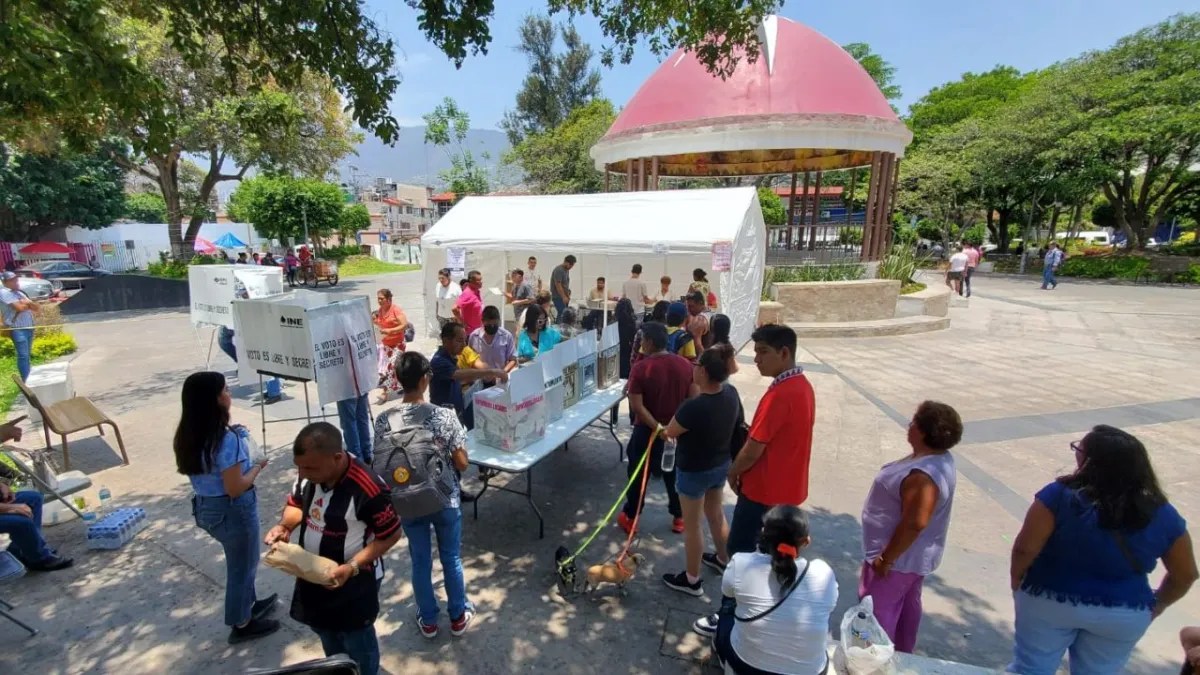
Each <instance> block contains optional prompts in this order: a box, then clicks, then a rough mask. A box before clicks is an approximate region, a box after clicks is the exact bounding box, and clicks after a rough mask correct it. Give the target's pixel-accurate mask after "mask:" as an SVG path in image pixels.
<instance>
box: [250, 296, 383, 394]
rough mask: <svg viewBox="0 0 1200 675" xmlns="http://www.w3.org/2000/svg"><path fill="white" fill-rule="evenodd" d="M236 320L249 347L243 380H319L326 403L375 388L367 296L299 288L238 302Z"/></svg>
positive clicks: (372, 338)
mask: <svg viewBox="0 0 1200 675" xmlns="http://www.w3.org/2000/svg"><path fill="white" fill-rule="evenodd" d="M233 318H234V328H235V330H236V331H237V333H238V337H239V338H241V341H242V345H243V346H244V349H243V350H242V352H241V354H240V356H241V358H240V359H239V360H238V376H239V378H240V379H241V380H242V381H243V382H249V381H251V379H255V377H256V375H257V374H258V373H264V374H267V375H277V376H279V377H283V378H287V379H293V380H301V381H305V382H307V381H315V382H316V383H317V394H318V398H319V399H320V402H321V405H322V406H324V405H328V404H330V403H335V402H337V401H341V400H344V399H347V398H354V397H357V396H360V395H362V394H364V393H366V392H368V391H370V390H371V389H372V388H373V387H374V386H375V381H376V378H377V376H376V372H375V367H376V358H377V356H376V347H375V331H374V327H373V326H372V324H371V311H370V306H369V304H368V302H367V298H366V297H364V296H350V295H330V294H322V293H313V292H311V291H295V292H292V293H287V294H284V295H276V296H272V297H268V298H260V299H256V300H254V299H252V300H238V301H235V302H234V304H233Z"/></svg>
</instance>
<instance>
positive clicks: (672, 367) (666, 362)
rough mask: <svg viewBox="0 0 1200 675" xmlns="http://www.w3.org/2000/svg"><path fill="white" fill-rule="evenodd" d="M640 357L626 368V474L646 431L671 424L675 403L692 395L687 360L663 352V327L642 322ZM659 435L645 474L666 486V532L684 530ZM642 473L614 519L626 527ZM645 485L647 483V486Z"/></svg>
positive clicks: (646, 438) (630, 522)
mask: <svg viewBox="0 0 1200 675" xmlns="http://www.w3.org/2000/svg"><path fill="white" fill-rule="evenodd" d="M641 346H642V352H643V356H642V358H641V359H640V360H638V362H637V363H636V364H634V366H633V370H631V371H630V372H629V383H628V384H627V385H626V389H627V391H628V392H629V409H630V410H631V411H632V412H633V415H634V425H633V433H632V434H631V435H630V437H629V445H628V446H626V448H625V453H626V455H627V456H628V457H629V469H628V474H629V475H630V476H632V475H633V473H634V469H635V468H636V467H637V463H638V461H639V460H641V458H642V455H643V454H645V452H646V445H647V444H649V443H650V435H651V434H652V433H653V432H654V429H656V428H657V427H658V426H659V425H662V426H666V425H667V424H670V422H671V418H672V417H673V416H674V415H675V411H676V410H678V409H679V405H680V404H681V403H683V402H684V401H686V400H687V399H688V397H689V396H691V394H692V363H691V361H688V360H687V359H685V358H683V357H682V356H679V355H678V354H672V353H670V352H668V351H667V327H666V326H664V325H663V324H661V323H656V322H651V323H647V324H643V325H642V345H641ZM662 453H663V441H662V437H659V438H656V439H655V440H654V447H653V449H652V450H651V452H650V457H649V458H647V459H646V462H647V464H648V465H649V469H650V475H652V476H662V479H663V485H665V486H666V488H667V510H668V511H670V512H671V517H672V518H673V521H672V523H671V531H673V532H677V533H678V532H683V508H682V507H681V506H680V504H679V493H677V492H676V491H675V472H674V471H663V470H662ZM641 489H642V474H641V473H640V472H639V473H638V477H637V479H636V480H634V481H633V482H632V483H630V485H629V490H628V491H627V492H626V493H625V509H624V510H623V511H622V512H621V513H620V514H619V515H618V516H617V524H618V525H620V526H621V529H623V530H625V532H629V530H630V529H631V528H632V527H633V518H634V516H635V515H637V510H638V505H639V501H638V497H639V496H640V497H641V498H642V500H643V501H644V500H645V495H644V494H642V492H641ZM647 489H649V486H647Z"/></svg>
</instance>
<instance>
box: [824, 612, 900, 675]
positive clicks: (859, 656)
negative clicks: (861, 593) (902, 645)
mask: <svg viewBox="0 0 1200 675" xmlns="http://www.w3.org/2000/svg"><path fill="white" fill-rule="evenodd" d="M874 610H875V603H874V601H872V600H871V596H869V595H868V596H867V597H865V598H863V599H862V601H861V602H859V603H858V604H857V605H855V606H854V607H851V608H850V609H848V610H846V613H845V614H844V615H842V633H841V637H840V638H839V639H838V644H837V649H836V650H834V653H833V665H834V667H835V668H836V669H837V671H838V672H839V673H849V675H890V674H891V673H895V672H896V666H895V659H894V657H895V654H896V645H895V644H894V643H893V642H892V639H891V638H889V637H888V635H887V633H885V632H884V631H883V626H881V625H880V624H879V621H878V620H877V619H876V618H875V611H874ZM860 613H861V614H862V615H863V616H862V617H859V614H860Z"/></svg>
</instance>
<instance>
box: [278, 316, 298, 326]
mask: <svg viewBox="0 0 1200 675" xmlns="http://www.w3.org/2000/svg"><path fill="white" fill-rule="evenodd" d="M279 325H280V326H287V327H288V328H304V319H293V318H292V317H290V316H281V317H279Z"/></svg>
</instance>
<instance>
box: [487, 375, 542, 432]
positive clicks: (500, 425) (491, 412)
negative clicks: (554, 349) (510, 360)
mask: <svg viewBox="0 0 1200 675" xmlns="http://www.w3.org/2000/svg"><path fill="white" fill-rule="evenodd" d="M544 392H545V382H544V375H543V371H542V369H540V368H537V367H533V368H528V367H526V368H518V369H517V370H514V371H513V372H511V373H509V374H508V382H507V383H506V384H503V385H497V386H495V387H489V388H487V389H484V390H483V391H481V392H478V393H476V394H475V397H474V398H475V439H476V440H478V441H479V442H481V443H483V444H484V445H490V446H491V447H493V448H497V449H499V450H504V451H506V452H516V451H518V450H521V449H522V448H524V447H525V446H527V445H529V444H530V443H533V442H534V441H537V440H538V439H540V438H542V437H543V436H545V435H546V396H545V393H544Z"/></svg>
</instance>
